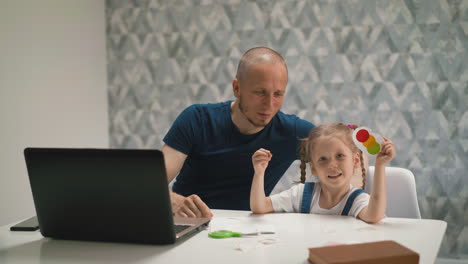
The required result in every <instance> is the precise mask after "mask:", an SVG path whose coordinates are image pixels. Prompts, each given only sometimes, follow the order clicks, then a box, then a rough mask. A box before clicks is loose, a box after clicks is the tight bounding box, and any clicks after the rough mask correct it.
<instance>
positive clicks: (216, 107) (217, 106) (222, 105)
mask: <svg viewBox="0 0 468 264" xmlns="http://www.w3.org/2000/svg"><path fill="white" fill-rule="evenodd" d="M230 104H231V101H226V102H219V103H207V104H193V105H190V106H188V107H187V108H185V110H184V111H186V112H198V113H209V112H215V113H217V112H219V111H222V110H224V109H227V108H228V107H229V105H230Z"/></svg>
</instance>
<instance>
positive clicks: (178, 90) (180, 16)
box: [106, 0, 468, 259]
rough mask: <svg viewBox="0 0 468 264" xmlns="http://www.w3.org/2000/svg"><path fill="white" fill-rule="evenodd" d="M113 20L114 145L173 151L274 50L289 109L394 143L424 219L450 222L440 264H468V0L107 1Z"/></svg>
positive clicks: (284, 183)
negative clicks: (446, 263) (182, 125)
mask: <svg viewBox="0 0 468 264" xmlns="http://www.w3.org/2000/svg"><path fill="white" fill-rule="evenodd" d="M106 22H107V61H108V65H107V66H108V97H109V118H110V128H109V129H110V141H111V142H110V145H111V147H114V148H161V146H162V137H163V136H164V135H165V133H166V132H167V130H168V129H169V126H170V125H171V124H172V122H173V121H174V119H175V118H176V116H177V115H178V114H179V113H180V112H181V111H182V110H183V109H184V108H185V107H187V106H189V105H191V104H193V103H208V102H219V101H226V100H231V99H234V96H233V94H232V88H231V81H232V79H233V78H234V75H235V71H236V68H237V63H238V61H239V58H240V56H241V55H242V53H243V52H244V51H246V50H247V49H249V48H251V47H254V46H268V47H271V48H273V49H275V50H277V51H278V52H280V53H281V54H282V55H283V56H284V57H285V59H286V61H287V64H288V67H289V83H288V92H287V95H286V98H285V102H284V105H283V111H284V112H287V113H293V114H296V115H298V116H300V117H302V118H305V119H306V120H310V121H311V122H313V123H315V124H321V123H324V122H331V121H341V122H346V123H350V122H357V123H361V124H365V125H366V126H368V127H371V128H372V129H373V130H374V131H378V132H379V133H380V134H383V135H386V136H388V137H390V138H391V139H392V140H393V141H394V142H395V144H396V148H397V153H398V155H397V157H396V158H395V160H394V161H392V163H391V166H397V167H405V168H409V169H410V170H411V171H413V173H414V175H415V177H416V184H417V192H418V199H419V204H420V209H421V214H422V217H423V218H433V219H442V220H445V221H447V223H448V228H447V232H446V235H445V237H444V240H443V242H442V247H441V249H440V254H439V256H441V257H449V258H461V259H468V175H467V171H468V165H467V162H468V111H467V109H468V67H467V66H468V51H467V49H468V0H350V1H342V0H335V1H333V0H330V1H325V0H317V1H305V0H301V1H294V0H289V1H282V0H262V1H245V0H226V1H222V0H217V1H215V0H198V1H194V0H166V1H163V0H159V1H154V0H153V1H151V0H145V1H113V0H107V1H106ZM287 177H291V179H292V178H297V174H295V175H293V176H290V175H288V176H287ZM290 182H291V180H288V181H285V180H284V179H283V180H282V181H281V182H280V183H279V186H277V188H287V187H288V184H289V183H290Z"/></svg>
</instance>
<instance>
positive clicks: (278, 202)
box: [270, 182, 370, 218]
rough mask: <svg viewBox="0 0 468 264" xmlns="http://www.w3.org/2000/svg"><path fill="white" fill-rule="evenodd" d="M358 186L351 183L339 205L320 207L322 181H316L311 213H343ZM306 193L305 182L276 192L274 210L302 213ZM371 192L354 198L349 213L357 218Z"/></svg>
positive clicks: (367, 202) (273, 197)
mask: <svg viewBox="0 0 468 264" xmlns="http://www.w3.org/2000/svg"><path fill="white" fill-rule="evenodd" d="M356 189H357V188H355V187H353V186H352V185H349V192H348V193H347V194H346V196H345V197H344V198H343V200H341V201H340V202H339V203H338V204H337V205H335V206H334V207H333V208H331V209H324V208H320V206H319V200H320V191H321V187H320V182H316V183H315V186H314V194H313V197H312V203H311V205H310V213H311V214H328V215H341V212H342V211H343V208H344V207H345V205H346V201H347V200H348V197H349V195H351V193H352V192H353V191H354V190H356ZM303 194H304V184H302V183H300V184H296V185H295V186H293V187H291V188H290V189H288V190H285V191H283V192H281V193H278V194H274V195H272V196H270V198H271V202H272V204H273V210H274V211H275V212H286V213H300V212H301V203H302V195H303ZM369 198H370V196H369V194H367V193H361V194H359V195H358V196H357V197H356V199H355V200H354V203H353V205H352V206H351V209H350V210H349V213H348V215H352V216H354V217H356V218H357V216H358V215H359V213H360V212H361V210H362V208H364V207H366V206H367V205H368V204H369Z"/></svg>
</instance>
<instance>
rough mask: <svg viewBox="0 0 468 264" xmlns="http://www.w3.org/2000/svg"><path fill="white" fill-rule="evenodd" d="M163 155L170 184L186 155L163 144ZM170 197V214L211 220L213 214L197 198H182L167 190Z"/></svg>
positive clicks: (192, 196)
mask: <svg viewBox="0 0 468 264" xmlns="http://www.w3.org/2000/svg"><path fill="white" fill-rule="evenodd" d="M162 152H163V154H164V163H165V165H166V174H167V181H168V182H171V181H172V180H173V179H174V178H175V177H176V176H177V174H178V173H179V172H180V170H181V169H182V166H183V165H184V162H185V160H186V159H187V155H186V154H184V153H182V152H180V151H178V150H176V149H173V148H171V147H169V146H168V145H166V144H164V146H163V148H162ZM169 193H170V195H171V205H172V212H174V213H175V214H176V215H177V216H183V217H207V218H211V217H212V216H213V214H212V213H211V211H210V208H208V206H207V205H206V204H205V203H204V202H203V201H202V200H201V199H200V197H198V195H196V194H192V195H190V196H188V197H184V196H182V195H180V194H177V193H175V192H173V191H172V190H169Z"/></svg>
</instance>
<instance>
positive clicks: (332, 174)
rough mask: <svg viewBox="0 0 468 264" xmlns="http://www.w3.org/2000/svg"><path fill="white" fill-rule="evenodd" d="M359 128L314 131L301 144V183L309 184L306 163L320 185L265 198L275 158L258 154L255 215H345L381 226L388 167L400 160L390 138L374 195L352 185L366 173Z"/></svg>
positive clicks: (382, 155) (252, 199)
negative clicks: (356, 172)
mask: <svg viewBox="0 0 468 264" xmlns="http://www.w3.org/2000/svg"><path fill="white" fill-rule="evenodd" d="M353 128H355V126H347V125H344V124H342V123H330V124H324V125H320V126H318V127H316V128H314V129H313V130H312V132H311V133H310V136H309V138H307V139H306V140H304V141H303V142H302V144H301V151H300V155H301V183H304V181H305V168H306V163H308V164H309V166H310V169H311V172H312V174H314V175H316V176H317V177H318V178H319V182H318V183H315V184H314V183H305V184H297V185H295V186H293V187H292V188H290V189H289V190H286V191H283V192H281V193H279V194H275V195H272V196H270V197H266V196H265V191H264V186H263V181H264V174H265V170H266V168H267V166H268V162H269V161H270V160H271V157H272V153H270V151H268V150H266V149H259V150H257V151H256V152H255V154H254V155H253V156H252V163H253V166H254V170H255V174H254V178H253V181H252V189H251V192H250V207H251V209H252V212H253V213H258V214H264V213H271V212H296V213H298V212H302V213H313V214H342V215H352V216H354V217H357V218H359V219H361V220H363V221H365V222H368V223H377V222H379V221H380V220H381V219H382V218H383V217H384V215H385V209H386V204H387V195H386V189H385V166H386V165H387V164H388V163H389V162H390V161H391V160H392V159H393V158H394V157H395V147H394V145H393V142H392V141H391V140H390V139H388V138H384V142H383V143H382V146H381V151H380V153H378V154H377V156H376V160H375V173H374V182H373V186H372V193H371V194H370V195H369V194H367V193H365V192H364V190H362V189H356V188H355V187H353V186H352V185H351V184H350V183H351V177H352V175H353V171H354V169H357V168H360V167H361V162H362V160H363V158H362V152H361V151H360V150H359V149H358V148H357V147H356V145H355V144H354V142H353V139H352V133H353ZM363 174H364V172H363ZM363 178H365V175H363ZM363 188H364V186H363Z"/></svg>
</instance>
